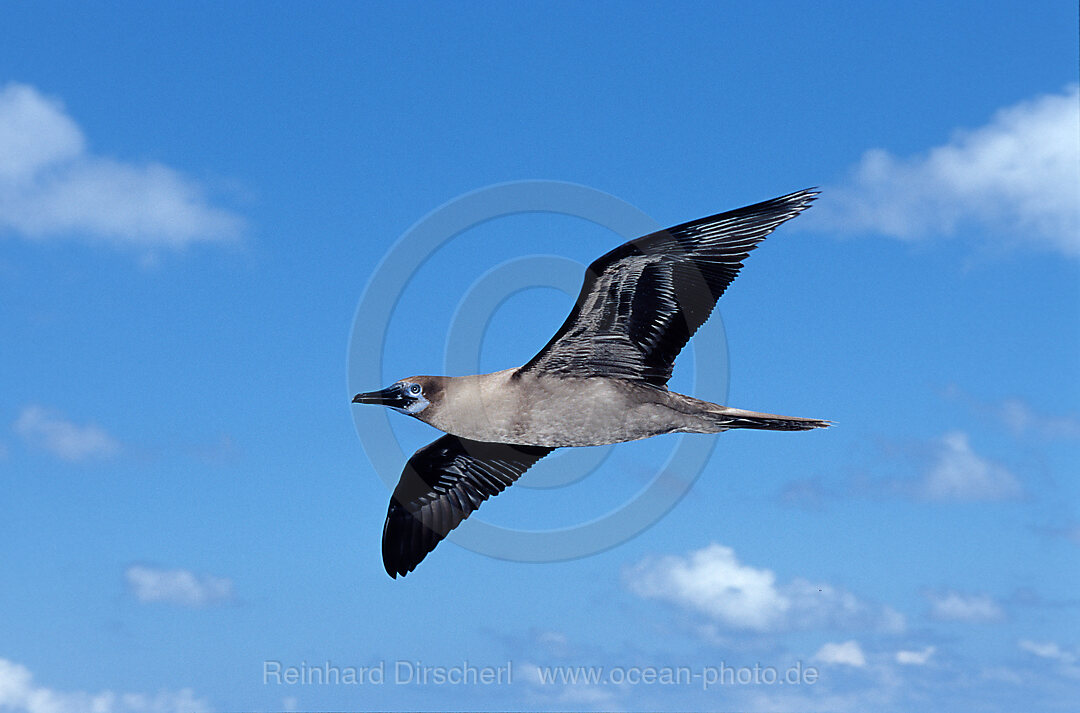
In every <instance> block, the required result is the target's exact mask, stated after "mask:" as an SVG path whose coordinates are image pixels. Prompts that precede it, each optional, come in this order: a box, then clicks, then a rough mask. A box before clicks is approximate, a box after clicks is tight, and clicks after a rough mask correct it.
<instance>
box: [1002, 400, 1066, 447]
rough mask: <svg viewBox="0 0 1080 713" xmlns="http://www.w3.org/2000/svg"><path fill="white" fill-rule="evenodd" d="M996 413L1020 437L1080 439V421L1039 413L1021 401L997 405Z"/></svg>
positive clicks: (1010, 401)
mask: <svg viewBox="0 0 1080 713" xmlns="http://www.w3.org/2000/svg"><path fill="white" fill-rule="evenodd" d="M994 411H995V412H996V413H997V415H998V418H1000V419H1001V421H1002V422H1003V423H1004V424H1005V425H1006V427H1008V429H1009V430H1010V431H1012V432H1013V433H1015V434H1016V435H1018V436H1022V435H1025V434H1028V433H1031V434H1034V435H1037V436H1039V437H1041V438H1045V439H1055V438H1061V439H1077V438H1080V419H1077V418H1076V417H1075V416H1050V415H1047V414H1043V413H1039V412H1037V411H1035V410H1034V409H1033V408H1031V406H1029V405H1028V404H1027V403H1026V402H1025V401H1023V400H1021V399H1005V400H1004V401H1001V402H1000V403H998V404H995V406H994Z"/></svg>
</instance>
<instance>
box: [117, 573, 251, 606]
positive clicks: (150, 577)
mask: <svg viewBox="0 0 1080 713" xmlns="http://www.w3.org/2000/svg"><path fill="white" fill-rule="evenodd" d="M124 576H125V578H126V579H127V583H128V587H129V588H130V589H131V591H132V593H133V594H134V595H135V598H136V599H138V600H139V601H140V602H144V603H150V602H164V603H167V604H177V605H179V606H184V607H204V606H209V605H211V604H220V603H222V602H227V601H229V600H230V599H232V596H233V583H232V580H230V579H227V578H225V577H213V576H210V575H205V574H203V575H198V574H194V573H192V572H189V571H188V570H186V569H156V568H154V567H146V566H143V565H132V566H131V567H128V568H127V571H126V572H125V573H124Z"/></svg>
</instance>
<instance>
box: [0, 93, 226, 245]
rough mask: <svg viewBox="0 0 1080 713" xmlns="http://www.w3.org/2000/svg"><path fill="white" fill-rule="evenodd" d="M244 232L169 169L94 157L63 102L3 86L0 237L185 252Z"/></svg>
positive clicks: (0, 106) (202, 192)
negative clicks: (64, 239) (74, 239)
mask: <svg viewBox="0 0 1080 713" xmlns="http://www.w3.org/2000/svg"><path fill="white" fill-rule="evenodd" d="M242 227H243V221H242V219H241V218H240V217H238V216H237V215H235V214H234V213H232V212H230V211H228V210H224V209H222V208H218V207H215V206H213V205H211V204H210V202H209V200H208V199H207V196H206V192H205V190H204V189H203V187H202V186H201V185H200V184H199V183H197V182H196V181H194V180H192V179H190V178H188V177H186V176H184V175H183V174H181V173H179V172H178V171H176V170H174V169H171V168H169V167H168V166H163V165H161V164H157V163H148V164H134V163H126V162H122V161H118V160H116V159H113V158H109V157H106V156H100V155H96V154H94V153H92V152H91V151H90V150H89V149H88V147H87V141H86V137H85V136H84V135H83V132H82V130H81V129H80V128H79V126H78V124H76V123H75V121H74V120H73V119H72V118H71V117H70V116H68V114H67V113H66V112H65V110H64V107H63V105H62V104H61V103H60V102H59V101H57V100H55V99H52V98H49V97H46V96H44V95H42V94H41V93H40V92H38V90H37V89H35V88H34V87H31V86H28V85H25V84H18V83H9V84H7V85H6V86H3V87H0V234H3V233H5V232H12V233H15V234H17V235H21V236H23V237H26V238H30V239H33V240H45V239H51V238H56V237H78V238H82V239H90V240H94V241H97V242H108V243H113V244H121V245H128V246H135V247H141V248H170V249H178V248H183V247H185V246H187V245H190V244H192V243H196V242H208V241H221V240H228V239H232V238H235V237H237V236H238V235H239V234H240V232H241V230H242Z"/></svg>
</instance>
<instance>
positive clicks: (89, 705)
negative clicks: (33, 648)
mask: <svg viewBox="0 0 1080 713" xmlns="http://www.w3.org/2000/svg"><path fill="white" fill-rule="evenodd" d="M0 710H2V711H10V712H11V713H203V712H205V711H208V710H209V706H208V705H207V703H206V701H204V700H201V699H198V698H196V697H195V694H194V693H193V692H192V691H191V689H189V688H184V689H181V690H179V691H175V692H171V691H161V692H159V693H157V694H155V695H147V694H144V693H117V692H115V691H109V690H105V691H100V692H98V693H86V692H83V691H56V690H53V689H51V688H46V687H44V686H39V685H37V684H36V683H35V682H34V677H33V674H32V673H31V672H30V670H29V669H28V668H26V667H25V666H23V665H22V664H18V663H15V662H14V661H9V660H7V659H4V658H0Z"/></svg>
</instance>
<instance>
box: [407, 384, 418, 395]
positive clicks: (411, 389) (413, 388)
mask: <svg viewBox="0 0 1080 713" xmlns="http://www.w3.org/2000/svg"><path fill="white" fill-rule="evenodd" d="M409 393H410V394H413V395H416V394H419V393H420V384H413V385H412V386H410V387H409Z"/></svg>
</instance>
